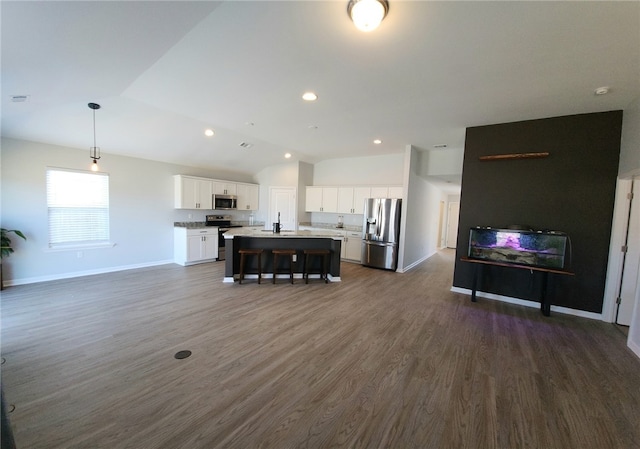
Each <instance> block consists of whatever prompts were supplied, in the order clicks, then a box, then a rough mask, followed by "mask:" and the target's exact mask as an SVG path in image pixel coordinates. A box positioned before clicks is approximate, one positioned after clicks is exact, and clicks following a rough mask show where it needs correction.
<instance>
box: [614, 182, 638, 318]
mask: <svg viewBox="0 0 640 449" xmlns="http://www.w3.org/2000/svg"><path fill="white" fill-rule="evenodd" d="M628 199H629V203H628V207H629V214H628V217H627V220H626V233H625V243H624V246H626V251H625V252H623V255H622V267H621V269H620V281H619V285H618V292H617V293H618V296H617V297H618V298H619V300H618V301H619V303H618V306H617V311H616V317H615V323H616V324H620V325H622V326H630V325H631V318H632V316H633V307H634V304H635V300H636V292H637V289H638V272H639V270H640V178H635V179H634V180H632V181H631V187H630V194H629V195H628Z"/></svg>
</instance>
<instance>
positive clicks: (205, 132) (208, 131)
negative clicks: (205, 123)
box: [204, 129, 215, 137]
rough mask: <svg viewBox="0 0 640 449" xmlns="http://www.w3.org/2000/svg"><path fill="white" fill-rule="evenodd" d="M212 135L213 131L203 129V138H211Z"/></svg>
mask: <svg viewBox="0 0 640 449" xmlns="http://www.w3.org/2000/svg"><path fill="white" fill-rule="evenodd" d="M214 134H215V133H214V132H213V130H212V129H205V130H204V135H205V136H207V137H211V136H213V135H214Z"/></svg>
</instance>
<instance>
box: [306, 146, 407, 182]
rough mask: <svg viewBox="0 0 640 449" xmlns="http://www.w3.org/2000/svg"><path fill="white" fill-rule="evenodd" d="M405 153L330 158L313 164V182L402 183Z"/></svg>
mask: <svg viewBox="0 0 640 449" xmlns="http://www.w3.org/2000/svg"><path fill="white" fill-rule="evenodd" d="M403 181H404V154H403V153H398V154H387V155H383V156H368V157H355V158H353V157H352V158H344V159H330V160H327V161H322V162H318V163H317V164H315V165H314V166H313V185H316V186H337V185H345V186H357V185H365V186H368V185H372V186H373V185H402V183H403Z"/></svg>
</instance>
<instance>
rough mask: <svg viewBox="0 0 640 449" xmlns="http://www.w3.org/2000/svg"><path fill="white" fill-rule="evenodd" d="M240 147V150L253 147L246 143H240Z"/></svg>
mask: <svg viewBox="0 0 640 449" xmlns="http://www.w3.org/2000/svg"><path fill="white" fill-rule="evenodd" d="M240 146H241V147H242V148H251V147H252V146H253V144H251V143H248V142H240Z"/></svg>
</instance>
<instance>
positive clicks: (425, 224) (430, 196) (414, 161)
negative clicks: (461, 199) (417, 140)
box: [399, 145, 447, 271]
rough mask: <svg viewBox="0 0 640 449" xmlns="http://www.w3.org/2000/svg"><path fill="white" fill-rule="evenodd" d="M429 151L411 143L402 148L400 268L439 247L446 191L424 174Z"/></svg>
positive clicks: (420, 259) (421, 259) (433, 251)
mask: <svg viewBox="0 0 640 449" xmlns="http://www.w3.org/2000/svg"><path fill="white" fill-rule="evenodd" d="M429 156H430V155H429V153H428V152H424V151H418V150H416V149H415V148H413V147H412V146H411V145H409V146H407V148H406V151H405V167H404V170H405V175H404V178H405V199H404V201H403V207H402V213H403V214H404V219H403V226H402V230H403V231H402V234H401V239H400V246H401V248H400V257H399V266H400V271H406V270H408V269H410V268H412V267H413V266H415V265H417V264H419V263H420V262H422V261H423V260H426V259H427V258H429V257H431V256H432V255H433V254H435V252H436V251H437V250H438V226H439V221H440V201H445V202H446V201H447V194H446V193H445V192H443V191H441V190H440V189H438V188H437V187H435V186H434V185H433V184H431V183H430V182H429V181H428V180H427V179H426V177H425V174H424V171H425V168H427V167H428V164H426V163H425V159H428V158H429Z"/></svg>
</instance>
